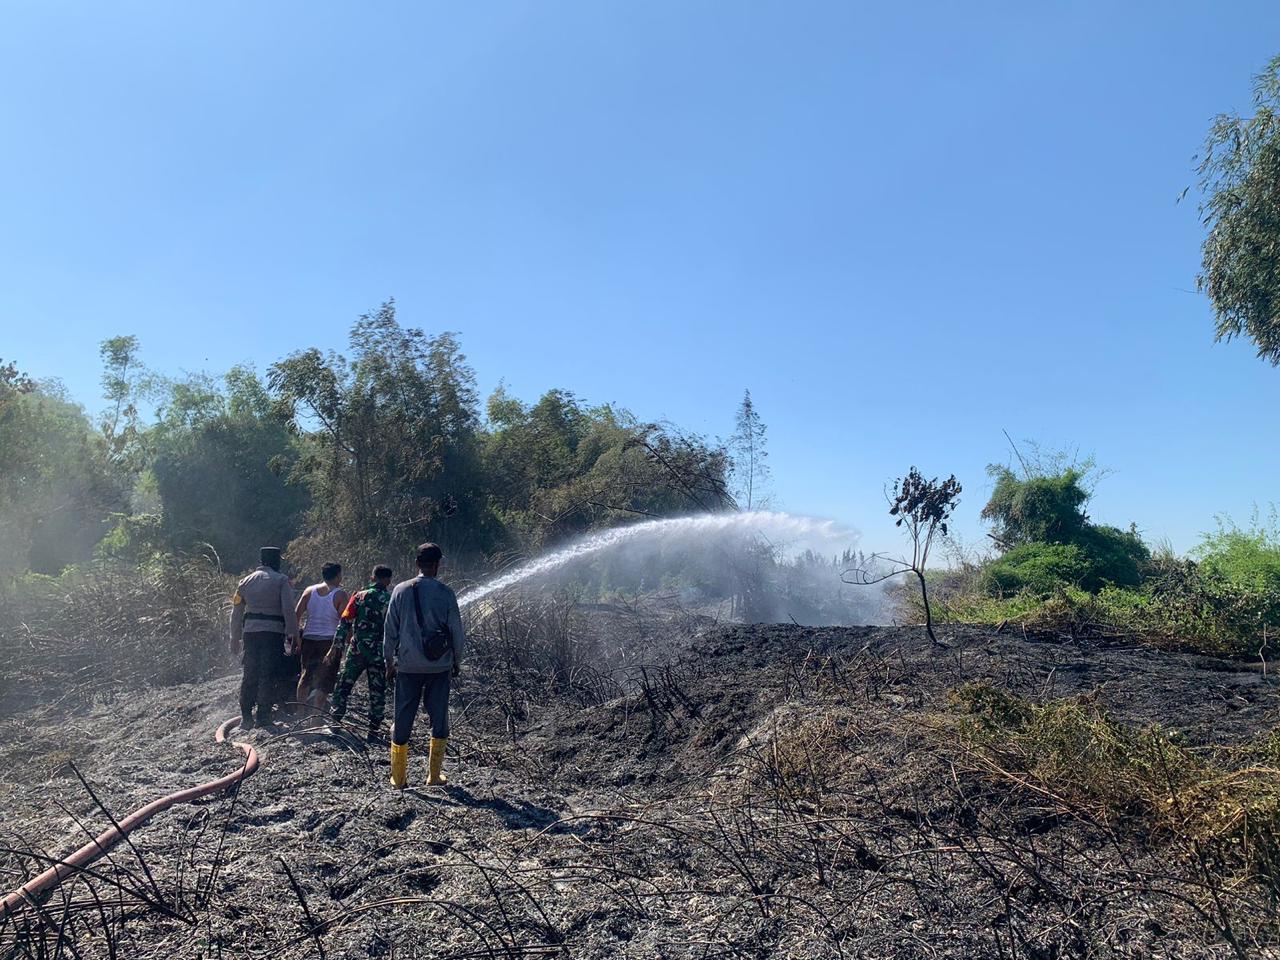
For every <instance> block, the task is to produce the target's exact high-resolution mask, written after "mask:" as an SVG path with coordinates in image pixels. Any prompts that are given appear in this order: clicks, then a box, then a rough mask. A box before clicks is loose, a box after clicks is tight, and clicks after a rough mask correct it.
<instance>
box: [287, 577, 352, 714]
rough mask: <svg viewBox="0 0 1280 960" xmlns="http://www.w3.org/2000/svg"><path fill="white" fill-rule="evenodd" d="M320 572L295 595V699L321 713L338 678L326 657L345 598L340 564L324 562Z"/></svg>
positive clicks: (345, 601) (327, 706) (325, 711)
mask: <svg viewBox="0 0 1280 960" xmlns="http://www.w3.org/2000/svg"><path fill="white" fill-rule="evenodd" d="M321 576H322V577H324V580H323V581H322V582H320V583H317V584H313V585H312V586H310V587H307V589H306V590H303V591H302V596H301V597H299V598H298V608H297V614H298V622H299V623H301V624H302V625H303V626H302V676H301V677H300V678H299V679H298V702H299V703H304V704H310V705H311V706H313V707H315V708H316V709H317V710H318V711H319V712H320V715H321V716H323V715H324V714H326V713H327V712H328V710H329V694H330V693H332V692H333V684H334V681H335V680H336V679H337V674H336V671H335V670H334V669H333V668H332V667H331V665H330V664H329V663H327V662H326V660H325V658H326V657H327V656H328V654H329V648H330V646H332V645H333V636H334V634H335V633H337V632H338V621H339V619H340V618H341V616H342V610H343V608H344V607H345V606H346V605H347V599H348V598H347V592H346V591H345V590H343V589H342V588H341V585H342V564H340V563H326V564H325V565H324V569H323V570H322V571H321Z"/></svg>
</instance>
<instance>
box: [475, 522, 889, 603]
mask: <svg viewBox="0 0 1280 960" xmlns="http://www.w3.org/2000/svg"><path fill="white" fill-rule="evenodd" d="M858 539H859V535H858V533H857V532H856V531H854V530H851V529H849V528H847V527H843V526H841V525H839V524H837V523H835V522H833V521H830V520H819V519H815V518H812V517H802V516H795V515H792V514H787V513H777V512H769V511H755V512H745V513H706V514H698V515H695V516H689V517H676V518H671V519H665V520H650V521H645V522H641V523H636V524H631V525H628V526H624V527H615V528H613V529H610V530H604V531H602V532H600V533H596V534H592V535H591V536H588V537H585V538H583V539H581V540H578V541H576V542H574V543H572V544H570V545H568V546H566V547H563V548H561V549H559V550H556V551H554V552H552V553H550V554H547V555H546V556H543V557H539V558H536V559H534V560H531V561H529V562H527V563H524V564H522V565H520V566H518V567H516V568H515V569H513V570H511V571H509V572H507V573H503V574H501V575H499V576H497V577H495V578H493V579H491V580H488V581H486V582H484V583H481V584H479V585H478V586H476V587H474V588H472V589H471V590H469V591H466V592H465V593H464V594H463V595H462V596H461V597H460V598H459V601H458V603H459V605H460V606H462V607H464V608H465V607H467V606H468V605H470V604H473V603H475V602H477V601H479V600H482V599H484V598H486V597H489V596H491V595H492V594H495V593H497V592H499V591H502V590H506V589H508V588H510V587H515V586H521V587H522V588H526V589H527V588H529V587H545V588H551V589H560V588H565V587H573V588H576V589H579V590H581V591H582V592H583V594H584V595H587V596H591V595H594V596H607V595H609V594H610V593H614V592H623V593H626V594H629V595H631V594H637V593H651V592H657V591H662V592H664V593H672V592H674V593H678V594H679V597H680V599H681V602H683V603H686V604H689V605H692V606H695V607H696V606H698V605H700V604H719V605H721V606H723V605H724V604H725V603H727V604H728V605H729V607H730V608H731V610H732V613H733V615H734V616H737V617H739V618H741V619H744V620H748V621H754V622H764V621H785V620H795V621H797V622H800V623H806V624H811V625H820V624H849V623H883V622H887V621H888V605H887V603H886V602H885V598H884V594H883V591H882V590H880V589H878V588H871V587H856V586H851V585H848V584H843V583H842V582H841V580H840V572H841V570H842V569H844V568H845V567H847V566H852V565H853V564H854V563H856V562H857V556H858V555H857V554H855V552H854V550H855V547H856V545H857V542H858Z"/></svg>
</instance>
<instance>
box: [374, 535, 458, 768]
mask: <svg viewBox="0 0 1280 960" xmlns="http://www.w3.org/2000/svg"><path fill="white" fill-rule="evenodd" d="M443 556H444V554H443V552H442V551H441V550H440V548H439V547H438V546H436V545H435V544H434V543H424V544H422V546H420V547H418V571H419V573H418V576H416V577H414V578H413V579H412V580H406V581H405V582H404V583H399V584H396V588H395V589H394V590H393V591H392V592H391V603H390V605H389V606H388V607H387V620H386V625H385V626H384V628H383V634H382V652H383V656H385V657H386V660H387V680H388V682H389V681H390V680H391V679H392V677H394V678H395V683H396V695H395V721H394V723H393V726H392V730H391V785H392V786H393V787H395V788H396V789H397V790H402V789H404V786H405V784H406V783H407V782H408V768H409V734H410V733H411V732H412V730H413V718H414V715H415V714H416V713H417V712H418V704H419V703H420V702H424V701H425V706H426V712H427V715H428V716H429V717H430V718H431V752H430V755H429V758H428V764H427V768H428V771H429V776H428V778H427V785H428V786H443V785H444V784H445V782H446V779H445V776H444V774H443V773H441V769H442V768H443V766H444V751H445V746H446V744H447V743H448V739H449V685H450V681H451V679H452V678H453V677H455V676H457V675H458V670H459V668H460V667H461V666H462V656H463V653H464V652H465V650H466V637H465V636H464V635H463V633H462V615H461V614H460V613H459V612H458V598H457V597H456V596H454V593H453V591H452V590H450V589H449V588H448V587H446V586H445V585H444V584H443V583H441V582H440V581H439V580H437V579H436V577H437V576H438V575H439V573H440V560H441V558H442V557H443Z"/></svg>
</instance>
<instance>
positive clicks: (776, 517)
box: [458, 510, 857, 607]
mask: <svg viewBox="0 0 1280 960" xmlns="http://www.w3.org/2000/svg"><path fill="white" fill-rule="evenodd" d="M730 531H740V532H744V533H747V532H756V533H762V534H765V535H768V536H770V537H771V538H773V539H777V540H788V539H796V540H805V541H810V542H814V541H823V542H838V543H842V544H843V545H844V546H848V545H850V544H851V543H852V542H853V540H855V539H856V538H857V534H856V533H855V532H854V531H852V530H849V529H847V528H845V527H841V526H840V525H839V524H837V523H835V522H834V521H832V520H818V519H815V518H813V517H799V516H795V515H793V514H790V513H778V512H775V511H769V510H753V511H748V512H743V513H703V514H695V515H694V516H689V517H671V518H668V519H663V520H646V521H644V522H642V523H633V524H629V525H628V526H625V527H614V528H612V529H609V530H603V531H601V532H600V533H596V534H592V535H591V536H589V537H586V538H585V539H583V540H579V541H578V542H577V543H573V544H570V545H569V546H567V547H563V548H562V549H560V550H556V551H555V552H553V553H549V554H547V555H546V556H545V557H539V558H538V559H536V560H531V561H530V562H528V563H526V564H522V565H521V566H519V567H517V568H516V569H515V570H512V571H511V572H510V573H504V574H502V575H500V576H498V577H495V578H494V579H492V580H490V581H488V582H487V583H483V584H481V585H480V586H478V587H475V588H474V589H472V590H469V591H468V592H467V593H465V594H464V595H463V596H461V597H459V598H458V606H459V607H465V606H467V605H468V604H471V603H475V602H476V601H477V600H483V599H484V598H485V597H487V596H489V595H490V594H492V593H496V592H497V591H499V590H505V589H506V588H507V587H511V586H514V585H515V584H517V583H521V582H522V581H524V580H529V579H531V578H534V577H538V576H542V575H545V574H549V573H551V572H552V571H553V570H557V569H559V568H560V567H563V566H565V565H566V564H569V563H572V562H573V561H575V560H581V559H583V558H584V557H589V556H591V555H593V554H597V553H601V552H603V551H605V550H609V549H611V548H613V547H619V546H622V545H624V544H627V543H631V542H634V541H637V540H643V539H646V538H653V539H662V538H666V537H673V536H680V535H691V534H700V535H703V536H712V535H715V534H718V533H726V532H730Z"/></svg>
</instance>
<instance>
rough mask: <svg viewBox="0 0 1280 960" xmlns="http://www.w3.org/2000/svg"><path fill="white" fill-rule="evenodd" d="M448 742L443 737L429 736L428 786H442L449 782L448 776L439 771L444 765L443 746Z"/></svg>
mask: <svg viewBox="0 0 1280 960" xmlns="http://www.w3.org/2000/svg"><path fill="white" fill-rule="evenodd" d="M448 743H449V741H448V739H447V738H445V737H432V738H431V755H430V757H429V759H428V760H427V771H428V776H427V786H428V787H443V786H444V785H445V784H446V783H448V782H449V778H448V777H446V776H445V775H444V774H443V773H441V772H440V770H441V768H442V767H443V766H444V748H445V746H446V745H447V744H448Z"/></svg>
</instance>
